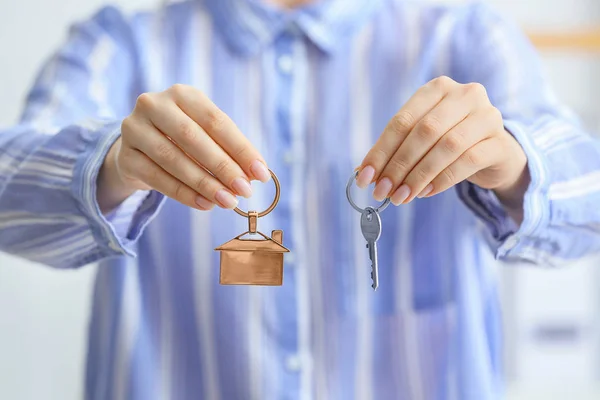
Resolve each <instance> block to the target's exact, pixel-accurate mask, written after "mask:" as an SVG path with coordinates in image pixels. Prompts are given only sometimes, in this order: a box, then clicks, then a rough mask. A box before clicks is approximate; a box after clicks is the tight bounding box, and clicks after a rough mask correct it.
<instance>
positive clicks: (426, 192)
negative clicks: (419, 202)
mask: <svg viewBox="0 0 600 400" xmlns="http://www.w3.org/2000/svg"><path fill="white" fill-rule="evenodd" d="M432 190H433V185H432V184H431V183H430V184H429V185H427V186H425V189H423V191H422V192H421V193H419V195H418V196H417V197H418V198H420V199H422V198H423V197H425V196H427V195H428V194H429V193H431V191H432Z"/></svg>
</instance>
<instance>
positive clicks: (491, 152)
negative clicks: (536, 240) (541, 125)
mask: <svg viewBox="0 0 600 400" xmlns="http://www.w3.org/2000/svg"><path fill="white" fill-rule="evenodd" d="M526 167H527V157H526V155H525V153H524V152H523V149H522V148H521V146H520V145H519V143H518V142H517V141H516V140H515V139H514V138H513V136H512V135H511V134H509V133H508V132H507V131H506V130H505V129H504V124H503V119H502V115H501V113H500V111H498V109H497V108H495V107H494V106H492V104H491V102H490V100H489V98H488V96H487V92H486V90H485V88H484V87H483V86H482V85H480V84H478V83H469V84H465V85H463V84H459V83H457V82H455V81H453V80H452V79H450V78H448V77H440V78H436V79H434V80H432V81H430V82H429V83H427V84H426V85H425V86H423V87H421V88H420V89H419V90H418V91H417V92H416V93H415V94H414V95H413V96H412V97H411V98H410V100H408V102H407V103H406V104H405V105H404V107H402V109H401V110H400V111H399V112H398V113H397V114H396V115H395V116H394V117H393V118H392V120H391V121H390V122H389V124H388V125H387V127H386V128H385V130H384V132H383V133H382V134H381V136H380V137H379V139H378V140H377V143H376V144H375V146H373V148H372V149H371V150H370V151H369V153H368V154H367V156H366V157H365V159H364V160H363V162H362V164H361V165H360V167H359V168H358V169H359V171H360V172H359V175H358V178H357V185H358V186H359V187H363V188H364V187H366V186H367V185H369V184H370V183H372V182H377V185H376V186H375V190H374V192H373V197H375V199H376V200H378V201H381V200H383V199H384V198H386V197H391V200H392V203H393V204H395V205H399V204H406V203H408V202H410V201H412V200H413V199H414V198H415V197H419V198H421V197H430V196H433V195H436V194H438V193H440V192H443V191H445V190H447V189H449V188H450V187H452V186H454V185H456V184H457V183H459V182H462V181H463V180H465V179H466V180H468V181H469V182H472V183H474V184H475V185H478V186H480V187H482V188H485V189H493V190H494V191H495V192H496V194H497V195H498V197H499V198H500V199H501V201H502V202H503V203H505V202H506V203H508V204H511V205H517V206H518V205H519V204H521V202H522V198H523V195H524V192H525V189H526V187H527V184H528V181H529V175H528V171H527V168H526Z"/></svg>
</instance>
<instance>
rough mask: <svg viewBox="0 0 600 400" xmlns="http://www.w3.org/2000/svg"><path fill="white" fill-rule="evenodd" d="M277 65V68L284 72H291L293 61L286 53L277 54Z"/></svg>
mask: <svg viewBox="0 0 600 400" xmlns="http://www.w3.org/2000/svg"><path fill="white" fill-rule="evenodd" d="M277 66H278V67H279V70H280V71H281V72H283V73H284V74H290V73H292V69H293V68H294V61H293V60H292V57H290V56H289V55H288V54H284V55H282V56H279V59H278V60H277Z"/></svg>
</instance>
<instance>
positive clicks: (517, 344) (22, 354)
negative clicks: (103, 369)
mask: <svg viewBox="0 0 600 400" xmlns="http://www.w3.org/2000/svg"><path fill="white" fill-rule="evenodd" d="M440 1H442V0H440ZM443 1H446V2H452V1H454V2H457V1H461V0H443ZM104 2H105V0H85V1H83V0H53V1H47V0H46V1H44V0H18V1H8V0H6V1H1V2H0V49H2V53H1V54H2V55H1V56H0V126H2V125H7V124H11V123H12V122H14V120H15V118H16V117H17V115H18V113H19V110H20V108H21V105H22V100H23V97H24V95H25V93H26V90H27V88H28V87H29V85H30V83H31V81H32V78H33V76H34V74H35V73H36V71H37V69H38V67H39V65H40V63H41V62H42V61H43V60H44V59H46V57H47V56H48V55H49V54H50V52H51V51H52V50H53V49H55V48H56V47H57V45H58V44H59V43H60V42H61V41H62V39H63V38H64V36H65V32H66V28H67V26H68V24H69V23H70V22H71V21H73V20H75V19H79V18H83V17H85V16H88V15H89V14H90V13H92V12H93V11H94V10H95V9H97V8H98V7H99V6H100V5H101V4H102V3H104ZM156 2H157V1H155V0H120V1H118V0H112V3H113V4H117V5H121V6H123V7H124V8H125V9H132V8H137V7H139V6H150V5H152V4H154V3H156ZM490 2H491V3H494V4H496V5H498V6H500V7H503V8H505V9H506V10H508V11H509V12H511V13H512V14H513V15H514V16H515V17H516V18H517V20H518V21H520V22H521V23H522V24H523V25H524V26H527V27H533V28H546V29H552V28H563V29H567V28H573V27H579V26H582V25H592V24H596V25H597V26H600V1H598V0H490ZM33 11H35V12H33ZM544 59H545V61H546V66H547V68H548V71H549V72H550V76H551V79H552V81H553V83H554V85H555V87H556V89H557V91H558V93H559V94H560V96H561V97H562V98H563V99H564V100H565V101H566V102H567V103H569V104H571V105H572V106H573V107H574V108H575V109H576V110H578V111H579V112H581V113H582V114H583V115H584V117H585V118H586V121H588V123H589V124H590V125H593V126H599V127H600V120H595V119H596V118H595V114H596V111H597V106H596V104H597V103H598V96H597V93H598V89H600V74H598V71H600V69H599V67H600V57H598V58H596V57H595V56H579V55H572V54H552V55H545V57H544ZM515 62H518V60H515ZM595 267H596V265H595V264H594V262H587V263H585V265H582V266H574V267H572V268H571V269H569V270H565V271H560V272H556V273H550V274H552V275H549V272H548V271H535V270H531V269H527V270H525V271H515V270H513V271H508V272H506V277H507V291H506V293H507V299H508V300H512V301H507V312H506V314H507V320H508V322H509V325H508V326H507V329H508V331H509V339H510V343H509V350H512V353H511V354H509V357H508V359H509V361H511V363H510V365H509V367H511V368H512V374H513V375H514V376H515V377H516V378H517V379H519V380H520V381H521V382H525V384H526V386H527V384H528V382H529V383H530V382H533V383H531V386H532V387H533V389H532V391H530V392H527V393H528V394H526V395H524V396H525V397H523V398H527V399H528V400H531V399H532V398H533V397H532V396H534V394H535V393H539V391H538V392H536V390H537V389H539V387H540V385H539V383H540V382H542V383H543V382H544V381H545V380H546V381H547V379H548V378H547V377H548V375H544V374H543V370H542V371H541V372H540V369H539V367H540V365H542V364H545V365H546V366H547V367H549V369H546V373H547V374H552V373H555V372H556V371H555V370H553V366H556V365H563V367H564V366H565V365H566V367H567V368H570V367H569V366H570V365H571V366H574V367H573V368H572V372H573V373H574V374H575V375H577V374H578V372H579V375H577V379H575V380H574V381H575V382H578V383H579V384H583V383H582V380H583V382H584V383H585V382H588V380H586V378H590V379H591V378H592V377H594V376H597V374H598V371H596V370H594V369H593V368H598V366H597V365H591V364H593V362H594V360H596V359H597V358H594V357H596V356H597V355H593V354H592V355H590V357H587V358H586V357H585V354H582V353H581V351H582V350H581V347H578V348H577V349H571V350H568V351H567V352H568V353H569V354H571V356H573V354H575V355H579V356H581V357H579V358H577V359H576V360H573V357H571V358H568V357H566V358H560V357H559V358H556V357H555V358H552V359H550V360H548V359H543V358H542V359H540V358H539V355H540V352H539V351H538V352H537V353H536V348H535V345H534V344H531V343H530V341H529V336H528V335H529V333H530V330H531V329H533V328H534V327H535V323H536V321H538V319H540V318H542V317H544V318H545V317H546V316H547V315H548V313H549V312H550V311H552V310H554V309H556V308H557V307H560V309H561V310H559V311H560V312H561V313H562V315H565V314H566V315H575V316H577V317H579V318H580V319H581V318H583V319H585V318H588V319H589V318H593V317H597V316H598V315H600V307H598V306H597V304H600V301H598V298H597V297H594V296H593V295H594V293H596V291H594V288H595V287H597V286H594V285H595V282H598V279H597V275H594V273H596V272H595V271H597V270H600V268H595ZM93 275H94V268H93V267H88V268H85V269H83V270H79V271H53V270H50V269H48V268H44V267H40V266H37V265H31V264H30V263H27V262H24V261H22V260H17V259H15V258H11V257H7V256H5V255H2V254H0V399H10V400H13V399H15V400H29V399H51V400H52V399H61V400H74V399H79V398H82V395H81V388H82V382H83V369H82V366H83V360H84V356H85V354H84V351H85V338H86V336H85V335H86V322H87V316H88V312H89V306H90V295H91V291H90V289H91V283H92V280H93ZM566 282H570V283H571V284H570V285H569V284H566ZM594 304H596V305H594ZM553 315H557V314H553ZM542 319H543V318H542ZM532 346H533V347H532ZM586 349H587V348H583V352H584V353H585V352H586V351H587V350H586ZM574 352H575V353H574ZM536 357H538V358H536ZM561 360H564V361H565V362H566V363H567V364H565V363H563V362H561ZM569 360H571V361H569ZM569 362H571V364H568V363H569ZM553 363H554V364H553ZM536 372H537V373H538V375H537V378H538V385H536V384H535V382H536V379H535V378H536V374H535V373H536ZM540 373H541V375H540ZM559 378H560V377H559ZM540 380H541V381H540ZM559 381H560V380H559ZM561 384H562V383H561ZM529 393H533V394H529ZM556 393H557V392H555V393H554V394H555V396H554V397H551V394H544V395H543V397H542V398H544V399H545V400H550V399H551V398H552V399H563V398H578V399H583V398H584V394H581V395H576V396H573V395H571V396H568V397H567V396H565V395H563V394H560V393H559V394H556ZM581 393H583V389H582V392H581ZM515 396H516V395H515ZM515 398H516V397H515ZM590 398H592V397H590ZM593 398H600V396H599V397H593Z"/></svg>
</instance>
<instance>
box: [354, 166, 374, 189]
mask: <svg viewBox="0 0 600 400" xmlns="http://www.w3.org/2000/svg"><path fill="white" fill-rule="evenodd" d="M374 176H375V169H374V168H373V167H371V166H370V165H367V166H366V167H364V168H363V169H362V171H360V172H359V174H358V176H357V177H356V186H358V187H359V188H361V189H364V188H366V187H367V186H369V184H371V181H373V177H374Z"/></svg>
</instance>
